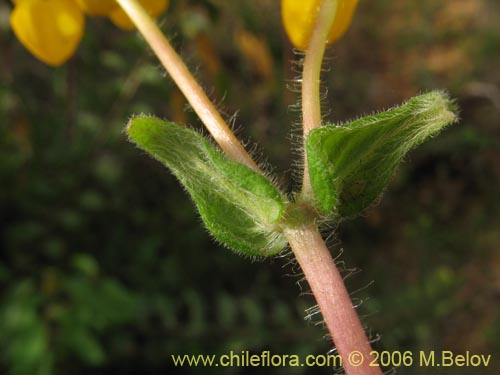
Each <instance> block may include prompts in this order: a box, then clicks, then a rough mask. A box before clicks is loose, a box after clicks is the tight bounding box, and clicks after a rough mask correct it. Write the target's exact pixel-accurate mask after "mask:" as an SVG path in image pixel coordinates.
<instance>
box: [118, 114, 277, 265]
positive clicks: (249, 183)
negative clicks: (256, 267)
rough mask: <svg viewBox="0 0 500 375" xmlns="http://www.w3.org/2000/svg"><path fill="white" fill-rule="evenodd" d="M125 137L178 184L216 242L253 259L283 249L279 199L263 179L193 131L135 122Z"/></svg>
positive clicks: (141, 119)
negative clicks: (195, 207) (163, 167)
mask: <svg viewBox="0 0 500 375" xmlns="http://www.w3.org/2000/svg"><path fill="white" fill-rule="evenodd" d="M127 132H128V134H129V136H130V139H131V140H132V141H133V142H135V143H136V144H137V145H138V146H139V147H141V148H142V149H144V150H145V151H147V152H148V153H149V154H151V155H152V156H153V157H154V158H156V159H157V160H159V161H160V162H162V163H163V164H164V165H165V166H167V167H168V168H169V169H170V171H171V172H172V173H173V174H174V175H175V176H176V177H177V178H178V179H179V181H180V182H181V184H182V185H183V186H184V187H185V188H186V189H187V191H188V192H189V193H190V194H191V197H192V198H193V200H194V202H195V204H196V206H197V207H198V211H199V212H200V216H201V218H202V220H203V222H204V223H205V226H206V227H207V229H208V230H209V231H210V232H211V233H212V235H213V236H214V237H215V238H216V239H217V240H219V241H220V242H222V243H223V244H225V245H227V246H229V247H230V248H232V249H234V250H236V251H237V252H241V253H244V254H247V255H252V256H269V255H273V254H276V253H278V252H279V251H281V250H282V249H283V248H284V247H285V245H286V240H285V238H284V236H283V235H282V234H281V232H280V231H279V229H278V222H279V220H280V219H281V216H282V214H283V210H284V203H283V199H282V197H281V194H280V193H279V192H278V190H277V189H276V188H275V187H274V185H273V184H272V183H271V182H270V181H269V180H268V179H267V178H266V177H264V176H263V175H261V174H259V173H257V172H255V171H253V170H252V169H250V168H248V167H247V166H245V165H243V164H241V163H238V162H236V161H233V160H231V159H229V158H227V157H226V156H225V155H224V154H222V153H221V152H220V151H219V150H217V149H215V148H214V147H213V146H212V145H211V144H210V143H209V142H207V141H206V140H205V139H204V138H203V137H202V136H201V135H200V134H198V133H196V132H195V131H193V130H190V129H187V128H185V127H182V126H179V125H176V124H173V123H169V122H165V121H162V120H159V119H157V118H153V117H135V118H133V119H132V120H131V121H130V123H129V125H128V128H127Z"/></svg>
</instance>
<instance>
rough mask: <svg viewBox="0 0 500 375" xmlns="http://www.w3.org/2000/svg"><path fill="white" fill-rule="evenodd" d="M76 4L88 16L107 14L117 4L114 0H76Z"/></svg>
mask: <svg viewBox="0 0 500 375" xmlns="http://www.w3.org/2000/svg"><path fill="white" fill-rule="evenodd" d="M77 1H78V5H80V7H81V8H82V9H83V11H84V12H85V13H87V14H88V15H90V16H107V15H109V14H110V13H111V11H112V10H113V9H114V8H116V7H117V6H118V3H117V2H116V1H115V0H77Z"/></svg>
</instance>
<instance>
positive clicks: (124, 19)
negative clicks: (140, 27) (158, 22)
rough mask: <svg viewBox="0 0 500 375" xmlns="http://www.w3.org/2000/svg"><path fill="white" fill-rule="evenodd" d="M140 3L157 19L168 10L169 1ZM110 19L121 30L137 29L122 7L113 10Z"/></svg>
mask: <svg viewBox="0 0 500 375" xmlns="http://www.w3.org/2000/svg"><path fill="white" fill-rule="evenodd" d="M139 2H140V3H141V4H142V6H143V7H144V9H146V11H147V12H148V13H149V15H150V16H151V17H153V18H157V17H158V16H159V15H160V14H162V13H163V12H164V11H165V10H166V9H167V7H168V3H169V0H139ZM109 18H110V19H111V21H113V23H114V24H115V25H116V26H118V27H119V28H121V29H125V30H133V29H134V28H135V26H134V24H133V22H132V20H131V19H130V18H129V17H128V16H127V15H126V14H125V12H124V11H123V10H122V8H121V7H117V8H116V9H115V10H113V11H112V12H111V14H110V16H109Z"/></svg>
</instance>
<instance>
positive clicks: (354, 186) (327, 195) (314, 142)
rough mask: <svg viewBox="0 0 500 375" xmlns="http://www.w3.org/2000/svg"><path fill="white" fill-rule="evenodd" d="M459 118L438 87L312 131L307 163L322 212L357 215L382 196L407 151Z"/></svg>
mask: <svg viewBox="0 0 500 375" xmlns="http://www.w3.org/2000/svg"><path fill="white" fill-rule="evenodd" d="M456 121H457V115H456V108H455V107H454V105H453V103H452V102H451V101H450V99H449V98H448V96H447V95H446V94H445V93H443V92H440V91H435V92H431V93H428V94H424V95H420V96H417V97H415V98H412V99H410V100H409V101H408V102H406V103H405V104H403V105H402V106H401V107H398V108H393V109H390V110H388V111H386V112H383V113H379V114H375V115H372V116H368V117H364V118H361V119H359V120H356V121H353V122H351V123H348V124H345V125H343V126H336V125H328V126H324V127H321V128H318V129H314V130H312V131H311V132H310V133H309V135H308V137H307V140H306V149H307V162H308V167H309V175H310V179H311V185H312V189H313V192H314V196H315V200H316V205H317V207H318V209H319V210H320V211H321V212H322V213H324V214H329V213H336V214H337V215H339V216H340V217H351V216H354V215H356V214H358V213H360V212H361V211H363V210H364V209H366V208H367V207H368V206H370V204H372V203H373V202H374V201H375V200H376V199H377V197H378V196H380V195H381V193H382V192H383V190H384V189H385V187H386V185H387V184H388V182H389V180H390V178H391V176H392V175H393V173H394V170H395V169H396V167H397V166H398V164H399V163H400V162H401V160H402V159H403V157H404V156H405V154H406V153H407V152H408V151H409V150H411V149H412V148H413V147H415V146H417V145H419V144H420V143H422V142H423V141H424V140H426V139H427V138H429V137H431V136H433V135H435V134H437V133H438V132H439V131H440V130H441V129H443V128H444V127H446V126H447V125H449V124H452V123H453V122H456Z"/></svg>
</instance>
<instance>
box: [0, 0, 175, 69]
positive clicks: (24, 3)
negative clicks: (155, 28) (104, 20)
mask: <svg viewBox="0 0 500 375" xmlns="http://www.w3.org/2000/svg"><path fill="white" fill-rule="evenodd" d="M12 2H13V3H14V5H15V6H14V9H13V10H12V13H11V15H10V24H11V27H12V29H13V31H14V34H15V35H16V36H17V38H18V39H19V41H20V42H21V43H22V44H23V45H24V46H25V47H26V49H28V51H30V52H31V53H32V54H33V55H34V56H35V57H36V58H38V59H39V60H41V61H43V62H44V63H46V64H48V65H51V66H59V65H62V64H64V63H65V62H66V61H67V60H68V59H69V58H70V57H71V56H73V54H74V53H75V51H76V49H77V47H78V44H79V43H80V40H81V39H82V36H83V32H84V29H85V14H84V13H87V14H88V15H92V16H109V17H110V19H111V20H112V21H113V23H115V24H116V25H117V26H119V27H121V28H123V29H126V30H132V29H133V28H134V26H133V24H132V21H130V19H129V18H128V17H127V16H126V14H125V13H124V12H123V11H122V10H121V8H120V7H119V6H118V3H117V2H116V1H115V0H13V1H12ZM139 2H140V3H141V4H142V5H143V6H144V8H145V9H146V10H147V11H148V13H149V14H150V15H151V16H152V17H158V16H159V15H160V14H161V13H162V12H163V11H165V9H166V8H167V6H168V0H140V1H139Z"/></svg>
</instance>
